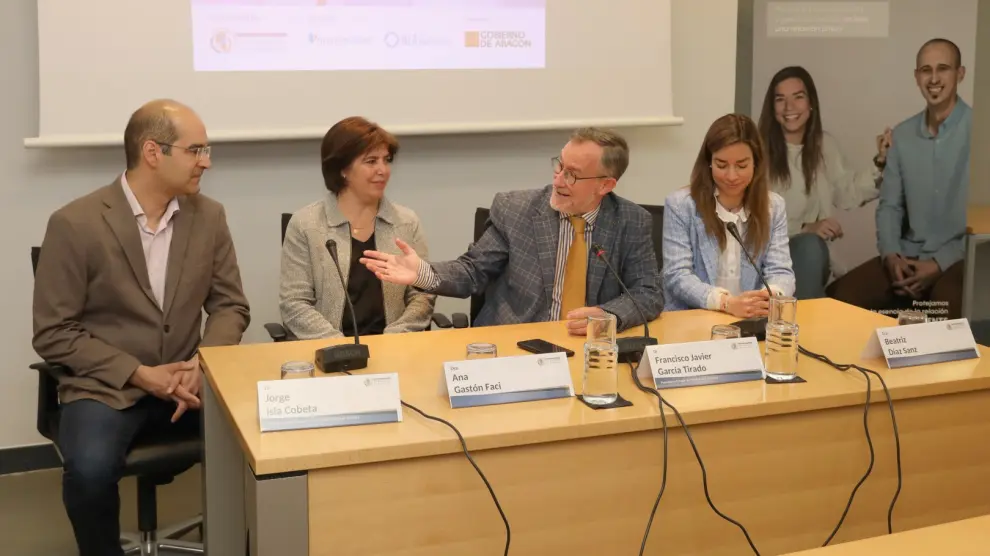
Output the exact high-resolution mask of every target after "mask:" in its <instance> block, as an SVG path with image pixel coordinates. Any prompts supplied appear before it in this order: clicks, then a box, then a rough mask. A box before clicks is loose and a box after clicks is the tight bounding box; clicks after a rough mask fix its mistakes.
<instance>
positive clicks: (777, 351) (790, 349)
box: [763, 320, 798, 380]
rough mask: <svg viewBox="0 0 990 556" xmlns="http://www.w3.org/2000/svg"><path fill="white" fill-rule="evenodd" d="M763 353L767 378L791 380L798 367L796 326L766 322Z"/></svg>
mask: <svg viewBox="0 0 990 556" xmlns="http://www.w3.org/2000/svg"><path fill="white" fill-rule="evenodd" d="M764 353H765V357H764V361H763V365H764V366H765V367H766V370H767V376H768V377H770V378H773V379H776V380H793V379H794V377H796V376H797V367H798V325H796V324H794V323H792V322H787V321H782V320H778V321H772V322H767V340H766V343H765V352H764Z"/></svg>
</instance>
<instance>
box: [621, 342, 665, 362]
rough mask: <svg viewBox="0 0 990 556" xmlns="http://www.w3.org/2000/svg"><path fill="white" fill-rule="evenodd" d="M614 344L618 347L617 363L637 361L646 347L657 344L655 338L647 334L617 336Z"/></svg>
mask: <svg viewBox="0 0 990 556" xmlns="http://www.w3.org/2000/svg"><path fill="white" fill-rule="evenodd" d="M615 345H616V347H618V349H619V363H639V361H640V359H642V358H643V352H644V351H646V348H647V347H648V346H655V345H657V339H656V338H650V337H648V336H634V337H632V338H619V339H617V340H616V341H615Z"/></svg>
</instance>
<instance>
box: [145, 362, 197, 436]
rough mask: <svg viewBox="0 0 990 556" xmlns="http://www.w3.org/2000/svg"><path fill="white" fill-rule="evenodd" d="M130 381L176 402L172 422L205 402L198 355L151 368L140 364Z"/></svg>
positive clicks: (151, 392) (160, 397)
mask: <svg viewBox="0 0 990 556" xmlns="http://www.w3.org/2000/svg"><path fill="white" fill-rule="evenodd" d="M130 382H131V383H132V384H133V385H134V386H137V387H138V388H140V389H142V390H144V391H145V392H147V393H149V394H151V395H152V396H155V397H156V398H159V399H162V400H171V401H174V402H175V403H176V409H175V413H173V414H172V422H173V423H174V422H176V421H178V420H179V418H180V417H182V414H183V413H185V412H186V411H187V410H189V409H199V408H200V407H201V406H202V402H201V401H200V399H199V390H200V385H201V384H202V371H201V370H200V367H199V355H196V356H194V357H193V358H192V359H190V360H189V361H179V362H176V363H166V364H164V365H157V366H154V367H149V366H147V365H141V366H139V367H138V368H137V370H136V371H134V374H133V375H131V380H130Z"/></svg>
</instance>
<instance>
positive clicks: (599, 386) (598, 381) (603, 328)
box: [581, 313, 619, 405]
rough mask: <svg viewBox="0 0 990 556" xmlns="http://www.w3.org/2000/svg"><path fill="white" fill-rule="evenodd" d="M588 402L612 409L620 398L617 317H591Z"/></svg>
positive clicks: (587, 353)
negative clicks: (616, 333) (616, 335)
mask: <svg viewBox="0 0 990 556" xmlns="http://www.w3.org/2000/svg"><path fill="white" fill-rule="evenodd" d="M581 397H582V398H584V401H585V402H587V403H589V404H591V405H608V404H610V403H613V402H615V400H616V399H617V398H618V397H619V349H618V347H617V346H616V345H615V315H612V314H609V313H606V314H605V315H602V316H593V317H588V336H587V338H586V340H585V342H584V389H583V391H582V393H581Z"/></svg>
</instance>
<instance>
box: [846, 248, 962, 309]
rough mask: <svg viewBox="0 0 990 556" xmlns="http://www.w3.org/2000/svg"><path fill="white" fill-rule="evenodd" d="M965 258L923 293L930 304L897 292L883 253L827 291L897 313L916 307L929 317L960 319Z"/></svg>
mask: <svg viewBox="0 0 990 556" xmlns="http://www.w3.org/2000/svg"><path fill="white" fill-rule="evenodd" d="M963 265H964V263H963V261H959V262H958V263H956V264H954V265H952V266H950V267H949V268H947V269H946V270H945V271H944V272H942V275H941V276H939V277H938V280H936V281H935V283H934V284H933V285H932V287H931V288H930V289H929V290H928V291H927V292H925V293H924V295H922V297H921V300H922V301H931V302H933V303H932V304H929V305H927V306H924V305H918V304H916V303H915V300H913V299H912V298H910V297H904V296H902V295H898V294H896V293H894V288H893V285H891V281H890V276H888V274H887V269H886V268H885V267H884V265H883V262H882V261H881V260H880V257H876V258H874V259H871V260H869V261H867V262H865V263H863V264H861V265H859V266H858V267H856V268H854V269H852V270H851V271H849V274H846V275H845V276H843V277H842V278H840V279H838V280H836V281H835V282H832V283H831V284H829V287H828V295H829V297H833V298H835V299H838V300H839V301H844V302H846V303H848V304H850V305H855V306H857V307H862V308H864V309H869V310H871V311H878V312H881V313H884V314H886V315H887V316H891V317H896V316H897V314H896V313H897V312H898V311H903V310H908V309H913V310H918V311H924V312H926V313H928V317H929V318H930V319H935V318H949V319H958V318H960V317H961V316H962V283H963Z"/></svg>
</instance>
